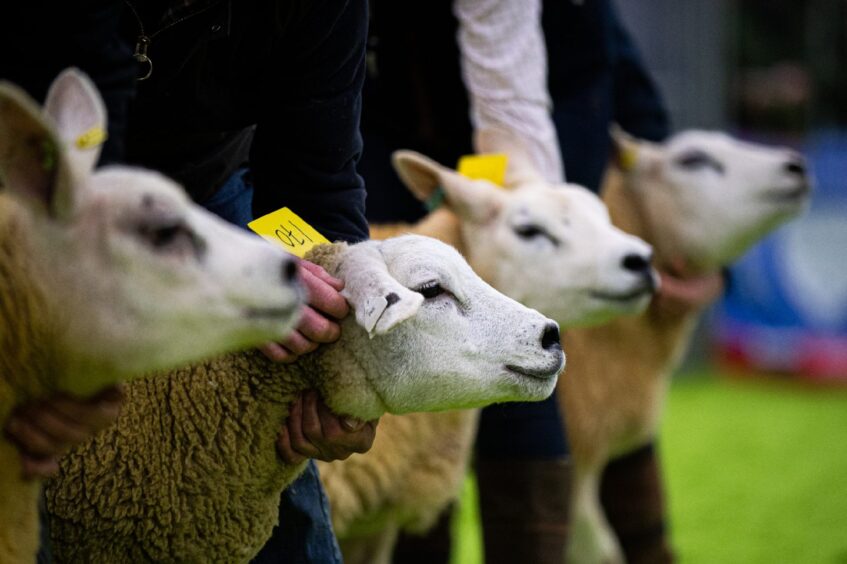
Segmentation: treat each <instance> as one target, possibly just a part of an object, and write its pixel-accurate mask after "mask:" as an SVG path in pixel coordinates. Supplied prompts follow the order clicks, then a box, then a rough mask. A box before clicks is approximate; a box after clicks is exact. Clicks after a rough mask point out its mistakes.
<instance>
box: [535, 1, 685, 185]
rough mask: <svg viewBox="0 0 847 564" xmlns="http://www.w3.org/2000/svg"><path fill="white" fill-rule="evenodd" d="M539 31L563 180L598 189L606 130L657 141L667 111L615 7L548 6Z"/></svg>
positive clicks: (609, 146) (606, 145) (664, 131)
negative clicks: (615, 126)
mask: <svg viewBox="0 0 847 564" xmlns="http://www.w3.org/2000/svg"><path fill="white" fill-rule="evenodd" d="M542 26H543V28H544V38H545V43H546V46H547V61H548V67H549V75H548V86H549V89H550V96H551V98H552V100H553V122H554V123H555V125H556V131H557V133H558V137H559V144H560V145H561V149H562V157H563V159H564V163H565V175H566V176H567V179H568V181H569V182H575V183H577V184H581V185H583V186H586V187H587V188H590V189H592V190H594V191H597V190H599V189H600V183H601V182H602V178H603V171H604V170H605V169H606V165H607V164H608V160H609V154H610V152H611V149H612V144H611V139H610V137H609V126H610V125H611V124H612V123H617V124H618V125H620V126H621V127H622V128H623V129H624V130H626V131H628V132H630V133H632V134H633V135H636V136H637V137H640V138H642V139H649V140H652V141H660V140H662V139H664V138H665V137H666V136H667V135H668V133H669V129H670V124H669V122H668V117H667V112H666V110H665V107H664V103H663V102H662V99H661V96H660V95H659V92H658V90H657V89H656V85H655V84H654V82H653V79H652V78H651V77H650V76H649V75H648V74H647V71H646V69H645V68H644V64H643V63H642V61H641V56H640V54H639V52H638V48H637V47H636V46H635V44H634V43H633V41H632V38H631V37H630V35H629V32H627V30H626V29H625V28H624V27H623V25H622V24H621V21H620V18H619V16H618V14H617V9H616V8H615V6H614V3H613V2H611V1H610V0H603V1H600V0H596V1H589V2H584V3H583V4H575V3H573V2H556V1H546V2H544V10H543V12H542Z"/></svg>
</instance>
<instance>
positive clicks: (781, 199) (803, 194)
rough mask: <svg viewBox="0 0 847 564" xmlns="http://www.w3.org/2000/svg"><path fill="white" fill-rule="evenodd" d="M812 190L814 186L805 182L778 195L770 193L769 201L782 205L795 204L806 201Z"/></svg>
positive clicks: (781, 191)
mask: <svg viewBox="0 0 847 564" xmlns="http://www.w3.org/2000/svg"><path fill="white" fill-rule="evenodd" d="M811 190H812V185H811V184H809V183H808V182H804V183H802V184H800V185H799V186H795V187H794V188H791V189H790V190H780V191H779V192H778V193H776V192H770V193H768V195H767V199H768V200H770V201H772V202H777V203H780V204H795V203H798V204H799V203H801V202H803V201H805V200H806V198H807V197H808V196H809V193H810V192H811Z"/></svg>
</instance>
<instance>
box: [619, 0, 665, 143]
mask: <svg viewBox="0 0 847 564" xmlns="http://www.w3.org/2000/svg"><path fill="white" fill-rule="evenodd" d="M609 17H610V18H611V19H612V22H611V29H612V34H613V43H614V69H613V74H614V76H613V83H614V120H615V122H616V123H617V124H618V125H620V126H621V127H622V128H623V129H624V130H625V131H627V132H629V133H631V134H632V135H635V136H637V137H639V138H641V139H647V140H649V141H662V140H664V139H665V137H667V136H668V135H669V134H670V118H669V116H668V112H667V109H666V108H665V104H664V101H663V100H662V96H661V94H660V92H659V89H658V88H657V86H656V83H655V81H654V80H653V77H652V76H650V74H649V72H648V71H647V68H646V67H645V65H644V61H643V59H642V57H641V53H640V52H639V50H638V47H637V46H636V45H635V43H634V41H633V40H632V37H631V35H630V34H629V31H627V29H626V28H625V27H624V25H623V22H622V21H621V19H620V15H619V14H618V13H617V10H616V8H615V7H614V5H612V6H611V9H610V16H609Z"/></svg>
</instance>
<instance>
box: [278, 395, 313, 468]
mask: <svg viewBox="0 0 847 564" xmlns="http://www.w3.org/2000/svg"><path fill="white" fill-rule="evenodd" d="M302 425H303V398H302V397H298V398H297V400H295V401H294V403H292V404H291V411H290V412H289V414H288V420H287V422H286V428H287V429H288V437H289V440H290V442H291V448H292V450H294V452H296V453H298V454H300V455H301V456H306V457H308V458H315V457H317V456H319V455H320V451H319V450H318V449H317V448H316V447H315V445H313V444H312V443H311V442H309V440H308V439H307V438H306V437H305V436H304V435H303V426H302Z"/></svg>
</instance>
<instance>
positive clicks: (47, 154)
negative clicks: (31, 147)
mask: <svg viewBox="0 0 847 564" xmlns="http://www.w3.org/2000/svg"><path fill="white" fill-rule="evenodd" d="M41 167H42V168H43V169H44V170H46V171H47V172H50V171H52V170H53V169H54V168H56V145H55V144H54V143H53V142H52V141H51V140H50V139H44V140H42V141H41Z"/></svg>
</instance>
